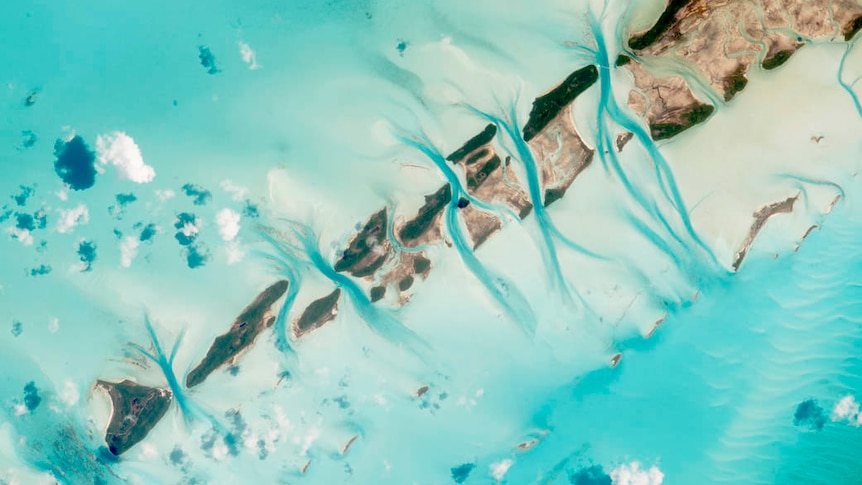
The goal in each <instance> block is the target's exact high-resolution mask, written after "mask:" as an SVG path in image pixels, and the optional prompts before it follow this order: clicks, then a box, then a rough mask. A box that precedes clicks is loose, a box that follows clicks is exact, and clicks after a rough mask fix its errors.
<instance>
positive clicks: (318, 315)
mask: <svg viewBox="0 0 862 485" xmlns="http://www.w3.org/2000/svg"><path fill="white" fill-rule="evenodd" d="M340 297H341V289H340V288H336V289H335V291H333V292H332V293H330V294H328V295H326V296H324V297H323V298H318V299H317V300H314V301H313V302H311V304H309V305H308V306H307V307H306V308H305V311H303V312H302V315H300V317H299V318H298V319H297V320H296V321H295V322H293V326H292V328H291V331H292V332H293V337H294V338H295V339H300V338H302V337H303V336H305V335H307V334H309V333H311V332H313V331H315V330H317V329H318V328H320V327H322V326H324V325H326V324H327V323H329V322H331V321H332V320H334V319H335V315H337V314H338V299H339V298H340Z"/></svg>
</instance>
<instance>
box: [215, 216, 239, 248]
mask: <svg viewBox="0 0 862 485" xmlns="http://www.w3.org/2000/svg"><path fill="white" fill-rule="evenodd" d="M239 219H240V216H239V214H238V213H237V212H235V211H232V210H230V209H222V210H220V211H219V213H218V214H216V223H217V224H218V233H219V235H221V238H222V239H224V240H225V241H233V240H234V238H236V235H237V234H239Z"/></svg>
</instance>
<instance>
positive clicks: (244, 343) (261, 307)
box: [186, 280, 290, 388]
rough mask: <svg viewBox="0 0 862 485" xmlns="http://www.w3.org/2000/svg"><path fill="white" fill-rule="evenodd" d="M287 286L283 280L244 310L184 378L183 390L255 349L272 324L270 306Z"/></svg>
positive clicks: (273, 315) (272, 318)
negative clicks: (253, 347)
mask: <svg viewBox="0 0 862 485" xmlns="http://www.w3.org/2000/svg"><path fill="white" fill-rule="evenodd" d="M289 284H290V283H289V282H288V281H286V280H281V281H278V282H276V283H274V284H273V285H271V286H270V287H269V288H267V289H265V290H264V291H263V292H262V293H261V294H260V295H258V296H257V298H255V299H254V301H253V302H252V303H251V304H250V305H248V306H247V307H245V309H244V310H243V311H242V313H240V314H239V316H238V317H236V319H235V320H234V322H233V324H232V325H231V327H230V330H228V331H227V333H225V334H223V335H220V336H218V337H216V339H215V341H213V343H212V345H211V346H210V348H209V350H208V351H207V353H206V356H205V357H204V358H203V360H202V361H201V362H200V363H199V364H198V365H197V366H196V367H195V368H194V369H192V370H191V371H190V372H189V374H188V376H186V387H188V388H191V387H194V386H196V385H198V384H200V383H202V382H203V381H204V380H205V379H206V378H207V377H208V376H209V375H210V374H212V373H213V372H214V371H215V370H216V369H218V368H219V367H222V366H223V365H225V364H228V363H231V364H232V363H234V362H235V361H236V359H237V357H238V355H239V354H240V353H241V352H243V351H244V350H246V349H248V348H249V347H251V346H252V345H254V342H255V339H257V336H258V335H260V333H261V332H263V331H264V330H265V329H267V328H269V327H271V326H272V325H273V323H275V314H274V312H273V309H272V306H273V305H274V304H275V302H276V301H278V299H279V298H281V297H282V295H284V293H285V292H286V291H287V288H288V285H289Z"/></svg>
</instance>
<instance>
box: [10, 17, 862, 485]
mask: <svg viewBox="0 0 862 485" xmlns="http://www.w3.org/2000/svg"><path fill="white" fill-rule="evenodd" d="M660 3H661V2H634V3H632V4H631V5H629V4H628V3H626V2H616V3H614V2H611V3H609V4H601V3H599V2H592V3H588V2H564V1H545V2H538V4H537V2H527V1H515V0H512V1H508V2H505V5H502V4H501V3H500V2H491V1H485V0H481V1H476V2H470V4H469V5H462V4H461V2H455V1H433V2H432V1H421V2H409V3H408V2H396V1H385V0H376V1H372V0H367V1H337V0H336V1H329V2H325V1H312V2H294V1H282V2H271V1H254V2H234V1H219V2H211V3H209V4H207V5H206V6H202V5H183V4H179V3H177V2H148V3H146V4H142V5H134V6H132V5H121V4H117V3H116V2H107V1H106V2H100V1H87V2H83V3H81V2H78V3H70V2H48V3H45V2H26V1H25V2H6V3H4V4H2V5H0V31H2V32H3V33H4V39H7V40H6V41H4V42H3V47H2V48H0V62H2V63H0V65H2V66H3V68H2V69H0V77H2V81H4V85H5V88H4V90H5V94H4V96H3V103H4V104H3V112H4V115H5V116H3V117H2V118H0V126H2V129H0V170H2V177H0V196H2V203H0V208H2V211H0V219H2V223H0V226H2V240H0V248H2V249H0V254H2V256H0V324H2V325H8V329H9V331H8V333H7V332H2V333H0V335H2V336H0V345H2V349H0V359H2V369H4V370H3V373H2V374H0V382H2V384H0V408H2V410H3V412H2V413H0V423H2V424H0V481H5V483H19V484H29V483H53V482H54V481H59V482H61V483H69V484H78V483H82V484H84V483H141V484H150V483H154V484H160V483H183V484H192V483H212V484H222V483H224V484H229V483H253V482H257V483H315V484H317V483H320V484H332V483H358V484H366V483H393V484H401V483H416V484H445V483H468V484H469V483H495V482H498V483H510V484H532V483H536V484H551V483H557V484H562V483H573V484H609V483H614V484H649V485H654V484H658V483H669V484H677V483H680V484H701V483H779V484H796V483H840V484H843V483H856V481H855V480H856V478H855V477H857V476H859V475H860V473H862V470H859V467H860V465H859V464H858V459H857V457H858V454H859V451H860V449H862V442H861V441H862V434H860V433H862V429H860V428H859V427H857V426H856V424H858V422H856V421H853V419H855V415H850V416H849V417H846V418H840V417H839V416H838V415H837V414H835V411H836V409H838V408H836V405H838V403H839V401H840V400H842V399H845V398H847V397H848V396H851V397H853V398H854V399H855V400H856V401H859V400H860V399H862V382H860V376H862V368H860V361H859V358H858V357H857V356H858V355H860V349H859V346H860V344H862V342H860V337H862V332H860V326H859V325H860V322H862V310H860V308H859V302H862V294H860V292H862V280H860V279H859V277H858V276H857V275H859V274H862V271H860V270H862V252H860V246H859V241H860V240H862V211H860V205H859V204H860V202H859V198H860V196H862V187H860V185H859V182H858V181H857V179H856V176H855V174H856V170H857V169H858V166H859V164H858V158H859V151H860V138H859V133H862V131H860V128H862V120H860V116H859V115H860V113H859V112H857V108H858V101H857V100H856V98H855V95H854V94H853V93H854V91H853V89H854V86H852V85H851V84H850V82H851V80H852V79H853V78H854V76H855V75H856V72H855V71H856V70H858V67H857V66H858V65H860V64H859V61H860V60H862V58H860V54H859V53H858V51H857V50H856V49H854V48H845V46H844V45H839V44H837V43H831V42H821V43H819V44H818V45H811V46H806V47H805V49H803V50H802V51H801V52H800V53H799V54H796V55H795V56H794V58H792V60H791V61H790V62H789V63H788V64H787V65H786V66H785V67H783V68H782V69H781V70H779V71H778V72H774V73H772V72H770V73H752V75H751V81H750V83H749V87H748V88H747V89H746V91H745V92H743V93H742V94H740V95H739V97H738V99H736V100H734V104H731V105H721V106H719V109H718V113H717V114H716V116H715V117H714V119H712V120H710V121H709V122H708V123H706V124H705V125H703V126H700V127H698V128H695V129H692V130H691V131H690V132H687V133H685V134H683V135H681V136H680V137H679V138H678V139H674V140H673V141H671V142H668V143H662V144H656V143H654V142H653V141H652V140H651V139H650V138H649V135H648V132H647V130H646V127H644V126H643V124H642V122H641V121H640V120H639V119H638V118H637V117H636V115H635V114H634V113H632V112H630V110H629V109H628V108H627V107H626V99H627V88H628V87H629V86H630V85H631V81H630V79H628V78H627V77H626V75H625V74H624V73H623V72H621V71H620V70H618V69H614V68H613V67H612V66H613V62H614V60H615V57H616V53H617V52H618V51H619V49H620V45H621V44H622V43H623V42H624V41H623V39H622V36H623V35H624V32H625V31H626V29H628V28H629V27H628V26H629V25H640V24H646V23H649V21H648V20H643V19H649V18H652V17H654V16H655V14H656V12H657V11H659V10H660V8H661V5H660ZM252 53H253V55H252ZM588 64H596V65H598V66H599V72H600V76H599V78H600V79H599V82H598V83H597V84H596V85H595V86H593V87H592V88H590V89H589V90H588V91H587V92H585V93H584V95H583V96H582V97H580V98H579V99H578V100H577V101H576V103H575V105H574V109H573V119H574V121H575V124H576V126H577V127H578V129H579V131H580V132H581V133H582V134H583V136H584V139H585V141H586V143H587V144H588V145H590V146H591V147H593V148H596V149H597V151H598V152H599V153H598V154H597V156H596V159H595V161H594V162H593V163H592V165H590V166H589V168H587V169H586V170H585V171H584V172H583V173H582V174H581V175H579V177H578V179H577V180H576V181H575V183H574V184H573V185H572V187H571V189H570V190H569V193H568V194H567V196H566V198H565V199H563V200H561V201H559V202H557V203H555V205H553V206H552V207H549V208H543V207H541V204H540V203H538V202H539V201H540V200H541V195H540V194H539V192H540V190H541V189H540V188H539V185H538V172H537V168H536V166H535V164H536V160H534V159H533V155H532V154H531V152H530V149H529V147H528V146H527V145H526V143H524V141H523V139H522V138H521V136H520V134H519V131H520V127H521V126H522V125H523V123H525V121H526V119H527V116H528V113H529V111H530V107H531V104H532V100H533V99H534V98H535V97H536V96H538V95H540V94H542V93H544V92H545V91H546V90H547V89H548V88H550V87H552V86H554V85H555V84H556V83H558V82H559V81H560V80H561V79H563V78H565V77H566V76H567V75H568V74H570V73H571V72H573V71H575V70H576V69H579V68H581V67H583V66H585V65H588ZM839 76H840V77H839ZM839 80H841V81H842V82H841V83H839V82H838V81H839ZM842 83H843V85H842ZM788 99H789V100H793V102H788ZM488 122H492V123H495V124H496V125H497V126H498V131H499V133H500V136H499V137H498V145H499V146H498V151H499V152H500V153H501V154H508V155H510V156H512V158H513V160H514V162H513V168H512V170H513V171H515V172H516V173H517V174H518V177H519V179H520V180H522V181H523V182H524V185H525V186H526V187H527V192H528V195H529V197H530V198H531V200H532V201H533V202H534V205H535V206H536V207H535V209H534V213H533V214H532V215H531V216H530V217H529V218H527V219H525V220H524V221H517V220H516V218H514V217H511V218H508V219H506V222H505V227H504V229H503V230H502V231H501V233H499V234H497V235H495V236H494V237H493V238H492V239H490V240H489V241H488V242H487V243H486V244H485V245H483V246H482V248H481V249H480V250H477V251H474V250H473V249H471V247H470V244H469V243H468V241H467V240H466V228H465V227H463V226H462V225H461V224H462V222H461V220H460V218H459V217H458V214H459V213H458V208H457V204H458V199H459V196H465V197H468V196H469V194H467V193H466V189H465V188H464V185H465V184H464V182H463V179H461V178H460V176H459V175H458V174H457V173H456V172H455V171H454V169H452V165H449V164H448V162H446V161H445V160H444V159H443V157H444V156H445V154H447V153H450V152H452V151H453V150H455V149H456V148H458V147H459V146H460V145H461V144H462V143H463V142H464V141H465V140H467V139H469V138H470V137H471V136H473V135H474V134H476V133H477V132H479V131H481V130H482V129H483V127H484V126H485V125H486V124H487V123H488ZM628 130H630V131H632V132H633V133H634V138H633V140H632V141H631V142H630V144H629V146H628V147H627V148H626V150H624V151H623V152H622V153H619V154H617V153H615V152H614V150H613V148H612V145H613V142H614V139H615V137H616V135H617V134H619V133H622V132H624V131H628ZM813 133H819V134H823V135H824V137H825V142H823V143H818V144H815V143H813V142H811V141H810V140H809V136H810V135H812V134H813ZM123 134H125V135H123ZM75 136H77V137H79V138H75ZM70 140H77V141H75V142H69V141H70ZM58 141H59V142H58ZM80 142H83V143H84V145H85V146H84V147H83V148H82V146H81V145H80ZM70 146H71V147H73V148H74V149H76V150H78V153H82V154H83V155H82V156H84V157H85V158H86V156H87V153H88V151H89V152H92V155H90V156H91V157H92V159H93V160H92V161H94V162H95V165H94V166H95V169H96V172H95V173H90V174H89V175H88V176H85V177H83V178H80V179H79V178H74V179H72V178H68V176H63V174H62V170H60V173H58V171H57V169H56V167H55V165H56V164H55V160H57V159H58V158H61V159H63V160H66V159H65V158H63V153H64V152H63V149H64V147H65V148H66V149H67V150H68V147H70ZM605 149H607V153H605ZM69 153H71V152H69ZM76 160H78V159H76ZM103 161H104V163H103ZM60 165H63V164H62V163H61V164H60ZM85 175H86V174H85ZM88 177H89V178H88ZM64 182H65V183H64ZM444 183H449V184H450V185H451V187H452V191H453V197H452V200H451V202H450V203H449V204H448V206H447V207H446V209H445V216H444V218H443V219H444V228H445V230H444V233H445V235H446V238H447V242H448V243H450V244H446V243H438V244H433V245H431V246H430V247H429V248H427V255H428V257H429V258H430V259H431V260H432V261H433V271H432V272H431V273H430V276H429V277H428V278H427V279H426V280H422V281H417V282H416V283H415V284H414V287H412V288H411V293H410V299H409V301H407V302H406V303H405V304H404V305H403V306H400V305H398V304H396V303H395V302H394V301H391V300H385V301H382V302H380V303H374V304H373V303H371V302H370V300H369V298H368V296H367V291H366V288H365V286H363V285H365V283H364V282H360V281H358V280H356V279H354V278H352V277H349V276H346V274H344V273H336V272H335V271H334V270H333V268H332V264H333V261H334V260H335V259H336V258H337V255H338V254H339V251H341V250H343V248H344V246H345V244H346V242H347V241H348V240H349V239H350V237H351V236H352V235H353V234H354V233H355V231H356V230H358V229H360V228H361V227H362V225H363V224H364V223H365V221H366V219H367V217H368V216H369V214H372V213H374V212H375V211H377V210H379V209H380V208H382V207H384V206H385V207H388V208H390V209H391V210H392V211H393V212H394V214H395V216H396V219H397V218H398V217H402V218H408V217H411V216H412V214H413V213H415V210H416V208H418V207H419V205H420V204H421V203H422V201H423V199H422V197H423V195H424V194H428V193H432V192H433V191H436V190H437V189H438V188H439V187H440V186H441V185H443V184H444ZM76 189H80V190H76ZM797 193H799V194H802V195H801V202H800V203H799V207H800V209H799V210H797V211H795V212H794V214H793V215H792V216H791V215H787V216H786V217H784V218H783V219H778V218H776V219H775V220H774V221H770V222H769V224H768V225H767V227H766V229H765V230H764V231H763V233H762V234H761V236H759V237H758V239H757V240H756V243H755V245H754V247H753V248H752V251H751V253H750V254H749V256H748V258H747V259H746V260H745V263H744V264H743V266H742V269H741V271H739V272H738V273H732V272H731V271H730V261H731V260H732V256H733V253H734V252H735V251H736V249H738V248H737V246H736V245H737V243H738V242H739V236H738V235H739V234H740V233H739V231H740V230H741V229H740V228H742V229H744V230H747V228H748V226H749V225H750V223H751V219H750V215H751V213H752V212H753V211H754V210H756V209H757V208H759V207H760V206H762V205H764V204H767V203H772V202H774V201H776V200H782V199H784V198H786V197H788V196H791V195H794V194H797ZM838 195H840V196H841V197H840V198H839V199H838V202H837V204H836V205H835V207H834V209H832V210H831V212H830V211H829V210H827V207H828V205H829V203H831V202H832V201H833V200H835V197H836V196H838ZM472 203H474V204H476V205H479V204H481V203H482V202H481V201H478V200H473V201H472ZM488 208H489V209H492V210H495V211H496V210H500V211H501V212H502V211H503V210H502V209H500V208H499V207H498V206H494V205H493V204H490V205H489V206H488ZM4 214H5V216H4ZM41 221H44V226H43V224H42V222H41ZM812 224H817V225H818V227H817V228H816V229H815V230H813V231H812V232H811V233H810V235H808V236H807V237H806V238H804V241H803V237H802V235H803V234H804V233H805V231H806V229H807V228H808V227H809V226H810V225H812ZM734 231H736V232H734ZM797 246H798V250H797ZM276 278H286V279H288V280H289V281H290V282H291V286H290V288H289V290H288V292H287V296H286V297H285V299H284V300H283V302H282V306H281V310H280V312H279V316H278V320H277V322H276V323H275V325H274V327H273V328H272V329H271V330H268V331H266V332H264V333H263V334H262V335H261V337H259V339H258V341H257V344H256V345H255V346H254V348H253V349H252V350H250V351H249V352H248V353H246V354H244V355H242V357H241V358H240V359H239V360H238V361H237V363H236V365H235V366H232V367H230V368H228V369H221V370H218V371H216V372H215V373H214V374H212V375H211V376H210V377H209V378H208V380H207V382H206V383H205V384H202V385H201V386H199V387H195V388H194V389H186V388H184V386H183V384H182V383H183V382H185V379H184V376H185V375H186V373H187V372H188V371H189V370H190V369H191V368H192V367H193V366H195V365H196V364H197V363H198V362H199V361H200V359H201V358H202V356H203V355H204V354H205V353H206V351H207V349H208V347H209V346H210V344H211V342H212V340H213V338H214V337H215V336H217V335H220V334H222V333H224V332H225V331H226V329H227V328H228V327H229V325H230V323H231V321H232V320H233V318H234V317H235V316H236V315H237V314H239V312H240V311H241V310H242V309H243V308H244V307H245V306H246V305H247V304H248V303H249V302H250V301H252V299H253V298H254V297H255V296H256V295H257V294H258V293H259V292H260V291H261V290H263V289H264V288H266V287H267V286H268V285H270V284H271V283H272V282H273V281H274V280H275V279H276ZM336 287H338V288H341V289H342V294H343V298H342V301H341V304H340V306H339V311H338V315H337V317H336V318H335V320H334V321H333V322H331V323H329V324H328V325H327V326H325V327H323V328H321V329H320V330H318V331H316V332H314V333H313V334H311V335H310V336H308V337H305V338H304V339H302V340H300V341H295V340H294V339H293V338H292V337H291V335H290V332H289V326H290V322H291V321H293V320H295V319H296V318H298V317H299V315H300V313H301V312H302V310H303V309H304V308H305V307H306V306H307V305H308V304H309V303H310V302H311V301H313V300H315V299H317V298H320V297H321V296H323V295H326V294H328V293H329V292H331V291H332V290H333V289H334V288H336ZM662 319H663V320H662ZM660 320H661V325H660V326H659V327H658V328H654V325H655V323H656V322H657V321H660ZM4 322H5V323H4ZM653 330H654V332H653ZM147 354H149V356H147ZM618 354H621V355H622V358H621V360H620V361H619V364H617V365H616V366H612V365H611V360H612V359H613V358H614V357H615V356H617V355H618ZM124 378H131V379H133V380H135V381H137V382H139V383H141V384H144V385H148V386H158V387H165V388H170V389H171V390H172V391H173V393H174V404H173V405H172V407H171V409H170V411H169V412H168V414H167V415H166V416H165V418H163V419H162V420H161V421H160V422H159V423H158V424H157V425H156V426H155V427H154V428H153V429H152V431H151V432H150V434H149V435H148V436H147V438H146V439H145V440H143V441H142V442H141V443H139V444H138V445H136V446H135V447H134V448H133V449H132V450H130V451H129V452H127V453H125V454H123V455H122V456H121V457H119V458H117V457H113V456H112V455H110V453H108V452H107V451H106V450H105V448H104V445H105V443H104V432H105V427H106V426H107V423H108V420H109V417H110V413H111V407H110V402H109V401H108V400H107V398H106V395H105V394H104V393H103V392H101V391H99V390H97V389H95V388H94V384H95V381H96V380H97V379H107V380H120V379H124ZM31 383H32V384H31ZM422 386H428V390H427V392H425V393H424V394H422V395H421V396H419V397H417V396H416V393H417V390H418V389H420V388H421V387H422ZM845 402H847V401H845ZM357 436H358V437H357ZM354 437H357V438H356V439H355V441H354ZM348 444H349V449H347V450H346V447H347V446H348Z"/></svg>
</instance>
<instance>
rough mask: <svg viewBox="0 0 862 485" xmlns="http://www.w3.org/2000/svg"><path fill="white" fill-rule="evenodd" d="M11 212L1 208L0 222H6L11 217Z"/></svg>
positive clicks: (4, 207)
mask: <svg viewBox="0 0 862 485" xmlns="http://www.w3.org/2000/svg"><path fill="white" fill-rule="evenodd" d="M12 214H13V212H12V210H10V209H7V208H6V206H5V205H4V206H3V213H0V222H6V221H7V220H8V219H9V218H10V217H12Z"/></svg>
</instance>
